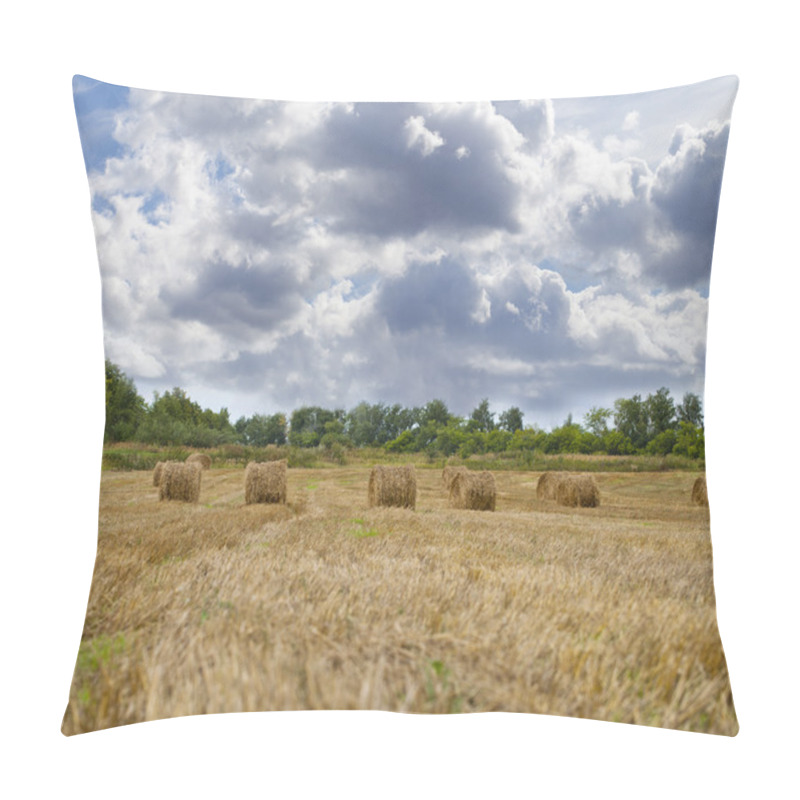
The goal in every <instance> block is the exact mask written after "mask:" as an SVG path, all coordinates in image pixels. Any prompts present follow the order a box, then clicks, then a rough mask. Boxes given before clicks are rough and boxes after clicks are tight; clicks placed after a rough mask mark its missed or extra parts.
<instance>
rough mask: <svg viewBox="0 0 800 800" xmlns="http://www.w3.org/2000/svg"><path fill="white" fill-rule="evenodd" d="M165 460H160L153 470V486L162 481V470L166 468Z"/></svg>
mask: <svg viewBox="0 0 800 800" xmlns="http://www.w3.org/2000/svg"><path fill="white" fill-rule="evenodd" d="M165 463H166V462H165V461H159V462H158V463H157V464H156V467H155V469H154V470H153V486H158V485H159V484H160V483H161V472H162V471H163V469H164V464H165Z"/></svg>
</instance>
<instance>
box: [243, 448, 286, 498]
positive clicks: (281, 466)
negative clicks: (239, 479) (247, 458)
mask: <svg viewBox="0 0 800 800" xmlns="http://www.w3.org/2000/svg"><path fill="white" fill-rule="evenodd" d="M287 466H288V462H287V460H286V459H285V458H283V459H281V460H280V461H264V462H256V461H251V462H250V463H249V464H248V465H247V467H245V470H244V502H245V504H246V505H251V504H253V503H285V502H286V468H287Z"/></svg>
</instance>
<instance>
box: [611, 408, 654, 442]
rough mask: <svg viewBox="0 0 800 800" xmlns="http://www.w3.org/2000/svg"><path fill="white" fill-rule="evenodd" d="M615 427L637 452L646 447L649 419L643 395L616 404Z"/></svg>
mask: <svg viewBox="0 0 800 800" xmlns="http://www.w3.org/2000/svg"><path fill="white" fill-rule="evenodd" d="M614 425H615V427H616V429H617V430H618V431H619V432H620V433H621V434H622V435H623V436H624V437H627V438H628V439H629V440H630V442H631V444H632V445H633V446H634V447H635V448H636V449H637V450H640V449H642V448H643V447H645V445H646V444H647V439H648V435H647V434H648V418H647V407H646V405H645V403H644V402H643V401H642V397H641V395H638V394H635V395H634V396H633V397H631V398H628V399H625V398H620V399H619V400H616V401H615V402H614Z"/></svg>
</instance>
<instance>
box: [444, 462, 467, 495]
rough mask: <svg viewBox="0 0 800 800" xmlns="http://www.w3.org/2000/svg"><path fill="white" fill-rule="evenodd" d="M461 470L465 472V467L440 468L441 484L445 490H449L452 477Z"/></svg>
mask: <svg viewBox="0 0 800 800" xmlns="http://www.w3.org/2000/svg"><path fill="white" fill-rule="evenodd" d="M462 472H467V468H466V467H445V468H444V469H443V470H442V484H443V485H444V489H445V491H446V492H449V491H450V486H451V485H452V483H453V478H455V476H456V475H459V474H460V473H462Z"/></svg>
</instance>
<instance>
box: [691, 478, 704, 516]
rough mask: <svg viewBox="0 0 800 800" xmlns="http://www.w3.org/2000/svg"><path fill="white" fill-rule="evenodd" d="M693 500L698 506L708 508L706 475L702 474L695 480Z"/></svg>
mask: <svg viewBox="0 0 800 800" xmlns="http://www.w3.org/2000/svg"><path fill="white" fill-rule="evenodd" d="M692 502H693V503H694V504H695V505H698V506H705V507H706V508H708V485H707V484H706V476H705V475H701V476H700V477H699V478H697V480H696V481H695V482H694V486H692Z"/></svg>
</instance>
